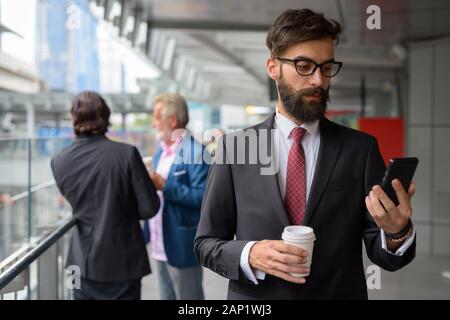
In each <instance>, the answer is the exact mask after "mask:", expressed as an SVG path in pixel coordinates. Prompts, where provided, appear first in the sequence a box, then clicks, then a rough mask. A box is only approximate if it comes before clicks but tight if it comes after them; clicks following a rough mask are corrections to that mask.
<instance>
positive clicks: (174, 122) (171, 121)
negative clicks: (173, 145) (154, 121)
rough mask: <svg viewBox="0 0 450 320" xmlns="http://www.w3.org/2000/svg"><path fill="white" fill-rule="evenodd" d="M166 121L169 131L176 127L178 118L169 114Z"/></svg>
mask: <svg viewBox="0 0 450 320" xmlns="http://www.w3.org/2000/svg"><path fill="white" fill-rule="evenodd" d="M167 120H168V121H169V127H170V128H171V129H175V128H177V127H178V118H177V116H176V115H174V114H171V115H170V116H169V118H168V119H167Z"/></svg>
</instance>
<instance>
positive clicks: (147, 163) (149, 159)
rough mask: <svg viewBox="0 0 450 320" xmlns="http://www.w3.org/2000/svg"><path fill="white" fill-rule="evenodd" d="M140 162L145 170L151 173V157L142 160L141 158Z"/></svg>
mask: <svg viewBox="0 0 450 320" xmlns="http://www.w3.org/2000/svg"><path fill="white" fill-rule="evenodd" d="M142 161H143V162H144V164H145V167H146V168H147V171H148V172H150V171H152V161H153V157H144V158H142Z"/></svg>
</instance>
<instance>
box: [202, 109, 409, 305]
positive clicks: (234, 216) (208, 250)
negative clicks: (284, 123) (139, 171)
mask: <svg viewBox="0 0 450 320" xmlns="http://www.w3.org/2000/svg"><path fill="white" fill-rule="evenodd" d="M273 127H274V115H272V116H271V117H270V118H268V119H267V120H266V121H264V122H263V123H261V124H259V125H256V126H254V127H252V129H254V130H256V132H255V133H253V134H252V133H251V132H250V131H249V130H248V129H247V130H246V131H245V132H246V134H247V135H248V136H255V135H256V137H253V138H255V139H256V140H259V139H260V134H259V131H258V130H259V129H271V128H273ZM319 130H320V134H321V145H320V148H319V155H318V160H317V165H316V169H315V176H314V179H313V184H312V187H311V191H310V196H309V200H308V203H307V208H306V215H305V222H304V224H305V225H307V226H311V227H312V228H314V232H315V234H316V238H317V240H316V242H315V245H314V252H313V256H312V264H311V274H310V275H309V276H308V277H307V278H306V283H305V284H294V283H290V282H287V281H284V280H282V279H280V278H277V277H273V276H271V275H266V279H265V280H259V284H258V285H254V284H253V283H251V282H249V281H248V280H247V279H246V278H245V276H244V275H243V273H242V271H241V270H240V267H239V262H240V257H241V252H242V249H243V247H244V245H245V244H246V243H247V242H248V241H251V240H263V239H272V240H280V239H281V233H282V232H283V229H284V227H286V226H288V225H289V224H290V223H289V220H288V216H287V213H286V210H285V207H284V204H283V199H282V196H281V193H280V188H279V185H278V178H277V175H261V174H260V169H261V167H263V165H262V164H261V161H258V164H254V165H252V164H218V163H215V164H213V165H212V166H211V169H210V171H209V174H208V182H207V185H206V191H205V196H204V198H203V204H202V215H201V219H200V223H199V227H198V231H197V236H196V239H195V252H196V255H197V257H198V258H199V260H200V262H201V263H202V264H203V265H204V266H206V267H208V268H210V269H211V270H213V271H215V272H217V273H219V274H220V275H222V276H224V277H227V278H228V279H230V282H229V286H228V298H229V299H367V287H366V279H365V270H364V267H363V259H362V253H363V249H362V240H364V243H365V246H366V250H367V254H368V256H369V258H370V259H371V261H372V262H373V263H375V264H377V265H379V266H381V267H382V268H384V269H386V270H389V271H395V270H398V269H400V268H401V267H403V266H405V265H406V264H408V263H409V262H411V261H412V260H413V258H414V257H415V241H414V243H413V245H411V247H410V248H409V249H408V250H407V251H406V252H405V253H404V255H403V256H395V255H392V254H390V253H388V252H386V251H384V250H383V249H382V247H381V239H380V238H381V236H380V229H379V228H378V227H377V225H376V224H375V223H374V221H373V220H372V218H371V216H370V214H369V213H368V212H367V211H366V207H365V203H364V197H365V195H367V194H368V192H369V191H370V189H371V187H372V186H373V185H375V184H378V183H379V182H380V180H381V178H382V177H383V173H384V170H385V165H384V163H383V160H382V158H381V155H380V151H379V149H378V144H377V141H376V139H375V138H374V137H372V136H370V135H368V134H365V133H362V132H359V131H356V130H352V129H349V128H346V127H343V126H340V125H338V124H335V123H333V122H331V121H329V120H327V119H326V118H323V119H321V121H320V125H319ZM249 132H250V133H249ZM242 134H243V132H241V133H237V134H235V135H242ZM250 138H251V137H250ZM249 140H251V139H249ZM256 140H255V141H256ZM246 149H247V150H248V148H247V146H246ZM219 152H220V155H219ZM229 153H230V150H227V149H226V145H225V147H224V144H223V143H222V144H221V147H220V149H218V153H216V160H217V159H220V158H217V157H218V156H219V157H228V154H229ZM236 153H237V150H235V154H236ZM235 236H236V238H235V239H233V238H234V237H235Z"/></svg>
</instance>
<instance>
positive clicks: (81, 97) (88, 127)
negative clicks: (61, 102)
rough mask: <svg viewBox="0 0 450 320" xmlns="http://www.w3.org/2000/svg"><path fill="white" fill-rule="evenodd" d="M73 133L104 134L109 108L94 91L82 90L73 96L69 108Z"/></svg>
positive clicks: (106, 128) (107, 122)
mask: <svg viewBox="0 0 450 320" xmlns="http://www.w3.org/2000/svg"><path fill="white" fill-rule="evenodd" d="M70 113H71V114H72V119H73V129H74V131H75V134H77V135H79V134H104V133H106V131H108V126H109V116H110V114H111V110H110V109H109V107H108V105H107V104H106V102H105V100H103V98H102V97H101V96H100V95H99V94H98V93H96V92H92V91H84V92H81V93H79V94H78V95H76V96H75V97H74V98H73V101H72V108H71V110H70Z"/></svg>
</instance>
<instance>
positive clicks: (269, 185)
mask: <svg viewBox="0 0 450 320" xmlns="http://www.w3.org/2000/svg"><path fill="white" fill-rule="evenodd" d="M274 122H275V113H273V114H272V116H271V117H269V118H268V119H266V120H265V121H264V122H263V123H261V124H260V125H259V126H257V127H256V132H257V134H258V136H259V130H261V129H263V130H264V129H265V130H269V131H268V137H269V139H267V141H268V143H271V142H272V141H273V140H272V139H273V138H274V137H272V131H271V130H272V129H274ZM258 139H259V137H258ZM258 143H259V141H258ZM272 147H273V145H272ZM272 147H268V149H266V150H270V151H271V152H270V154H271V163H275V161H277V159H276V155H275V152H274V150H273V148H272ZM269 148H270V149H269ZM261 167H263V166H262V165H261V164H260V165H259V168H258V174H261V171H260V169H261ZM262 179H263V181H264V184H263V185H264V191H265V193H266V199H269V202H270V203H271V205H272V208H273V210H274V211H275V214H276V215H277V216H278V218H279V219H280V221H281V223H282V225H283V226H285V227H286V226H288V225H290V222H289V218H288V215H287V212H286V208H285V206H284V201H283V197H282V196H281V191H280V185H279V182H278V172H277V173H276V174H271V175H263V176H262Z"/></svg>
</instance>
